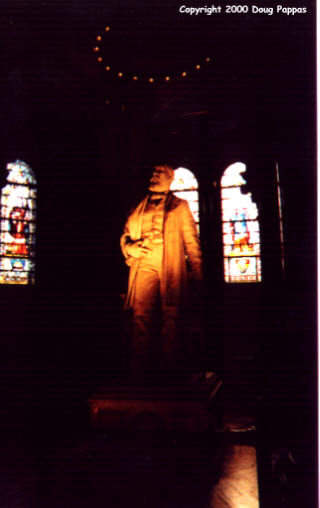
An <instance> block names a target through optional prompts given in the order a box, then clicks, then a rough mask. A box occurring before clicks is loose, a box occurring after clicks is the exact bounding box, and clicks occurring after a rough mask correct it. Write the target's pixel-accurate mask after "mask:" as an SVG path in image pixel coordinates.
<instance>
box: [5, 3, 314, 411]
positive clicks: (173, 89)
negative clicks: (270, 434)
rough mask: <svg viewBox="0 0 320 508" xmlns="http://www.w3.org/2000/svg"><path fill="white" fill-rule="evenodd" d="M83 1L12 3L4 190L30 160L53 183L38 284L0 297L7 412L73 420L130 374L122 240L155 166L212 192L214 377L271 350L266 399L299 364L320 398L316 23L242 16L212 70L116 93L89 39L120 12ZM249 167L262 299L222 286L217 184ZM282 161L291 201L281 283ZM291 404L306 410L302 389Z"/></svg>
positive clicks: (41, 235)
mask: <svg viewBox="0 0 320 508" xmlns="http://www.w3.org/2000/svg"><path fill="white" fill-rule="evenodd" d="M79 4H80V5H78V6H75V5H74V3H72V2H64V3H59V2H58V3H55V4H53V3H50V2H49V3H46V4H45V3H42V4H41V6H40V5H37V4H36V3H34V5H28V6H27V5H23V2H10V3H9V2H7V4H6V5H5V6H4V7H3V14H2V18H1V23H2V25H1V26H2V30H1V33H2V36H3V37H4V44H5V45H6V48H7V52H6V54H5V55H4V56H3V57H2V69H3V75H4V76H5V78H4V80H3V81H2V84H1V92H2V94H1V96H2V100H1V115H2V122H1V126H0V134H1V139H2V150H1V154H0V161H1V167H2V168H3V170H2V172H1V175H0V178H1V183H2V184H3V183H4V180H5V178H4V175H5V171H4V168H5V165H6V163H7V162H9V161H13V160H15V159H16V158H21V159H22V160H25V161H26V162H27V163H28V164H30V165H31V167H32V168H33V170H34V171H35V173H36V175H37V178H38V182H39V183H38V192H39V197H38V233H37V284H36V286H35V287H34V288H24V287H19V288H13V287H1V288H0V294H1V319H2V330H3V353H4V354H3V356H2V362H3V366H4V370H3V372H4V373H5V376H7V377H6V380H7V381H8V385H10V387H11V388H10V390H11V391H10V390H9V391H6V400H7V402H8V401H9V400H11V399H12V400H15V401H19V404H18V405H16V407H17V408H18V409H17V411H18V412H19V411H20V410H21V407H22V406H23V400H24V397H25V396H26V394H27V393H29V394H31V395H30V396H31V398H32V400H33V401H34V400H35V398H36V397H37V396H38V394H40V395H39V397H40V401H41V404H44V402H45V401H46V400H50V402H51V401H52V400H53V399H54V400H55V401H56V404H57V405H59V400H62V401H66V402H68V403H69V406H68V409H66V406H67V405H66V406H65V405H64V403H63V404H62V406H63V409H62V410H61V411H60V413H59V414H60V416H61V415H62V414H70V411H71V409H70V408H72V407H74V404H73V402H74V401H81V402H83V401H85V400H86V398H87V396H88V394H89V393H90V390H92V389H93V388H94V386H95V385H96V384H98V383H99V382H100V381H101V380H102V379H103V378H104V377H105V376H109V375H110V373H113V372H114V370H117V369H118V367H119V364H120V362H121V351H122V349H121V348H122V343H121V337H122V319H123V314H122V312H121V300H120V296H119V295H120V294H121V293H123V292H124V291H125V287H126V277H127V272H126V267H125V265H124V264H123V261H122V258H121V254H120V250H119V236H120V234H121V231H122V227H123V224H124V221H125V217H126V214H127V213H128V211H129V209H130V207H131V205H132V204H133V203H135V202H136V201H137V199H139V196H141V195H143V192H144V190H145V188H146V187H145V181H146V178H147V176H148V174H149V170H150V164H151V163H152V161H153V160H154V159H155V158H159V157H163V156H165V157H168V158H170V159H171V160H172V159H173V162H174V163H176V164H177V165H185V166H186V167H188V168H190V169H191V170H192V171H194V173H195V174H196V176H197V178H198V180H199V185H200V207H201V221H202V224H201V228H202V244H203V250H204V261H205V270H206V291H207V302H206V306H207V310H208V316H209V317H208V319H207V331H208V334H209V336H210V340H211V341H212V342H211V343H210V348H211V349H212V362H213V363H212V364H213V366H214V367H216V366H217V367H220V368H221V361H222V362H226V363H227V359H226V357H225V356H224V355H223V351H232V352H233V354H235V355H236V354H238V355H241V354H247V355H257V356H258V357H259V361H260V362H261V365H262V367H261V368H262V371H263V374H264V378H263V379H264V381H265V382H266V384H265V386H267V387H268V389H269V387H271V386H273V385H272V382H271V380H272V379H276V380H277V382H278V384H279V386H281V387H283V386H284V384H283V383H282V381H281V380H280V378H279V377H277V373H278V372H279V371H282V372H283V373H287V374H284V375H287V379H292V377H293V375H294V372H297V371H296V370H295V369H297V368H298V372H299V377H300V378H301V379H303V380H304V381H303V382H305V383H306V384H305V385H304V387H303V391H304V393H305V394H306V395H307V397H309V395H310V397H311V398H312V397H313V395H314V375H315V361H314V356H315V347H316V346H315V344H316V342H315V327H314V323H315V261H316V256H315V222H316V221H315V213H314V212H315V185H314V182H315V140H314V132H315V116H314V111H315V79H314V71H315V69H314V57H315V55H314V40H313V38H314V21H313V17H312V16H310V17H308V18H304V19H301V18H299V19H298V18H295V19H291V20H287V19H284V18H277V19H272V21H271V20H269V19H264V20H262V18H257V17H256V18H254V19H252V18H250V19H249V18H246V22H245V23H243V24H241V26H240V24H239V22H238V20H237V19H236V18H234V17H232V18H231V19H229V20H226V19H224V21H223V23H222V21H221V20H220V21H219V26H218V25H217V24H216V25H215V30H214V31H212V30H211V32H210V34H211V35H210V39H208V40H210V48H209V49H210V53H211V54H213V53H214V55H215V58H214V67H212V70H209V69H207V70H206V71H205V72H204V73H203V74H201V75H199V76H198V77H196V78H195V79H194V80H190V81H186V82H185V83H183V84H182V83H178V84H172V86H170V88H168V87H166V88H165V87H164V86H162V85H161V86H160V85H159V86H156V87H154V88H153V89H152V88H150V87H147V86H139V87H136V88H133V86H132V85H131V84H130V83H123V84H121V85H120V84H119V83H116V84H114V83H110V82H109V81H106V80H104V78H102V76H101V73H99V70H98V68H97V66H96V65H95V64H96V62H94V60H93V58H92V53H91V48H89V46H90V44H91V42H90V43H89V42H88V41H94V37H95V35H96V33H97V31H98V30H100V25H101V23H100V19H98V18H99V16H100V17H102V18H103V16H105V18H108V16H109V14H110V12H109V11H108V9H107V8H106V7H105V6H101V5H99V2H97V5H95V4H92V3H87V2H80V3H79ZM312 5H313V4H312V3H311V2H310V6H311V7H310V8H311V9H312ZM113 7H114V6H113ZM110 8H111V7H110ZM163 8H164V7H163V6H161V12H163ZM117 12H118V11H117ZM170 12H171V11H170ZM196 23H197V24H198V23H199V21H197V22H196ZM202 23H204V21H202ZM208 23H209V21H205V23H204V32H203V33H204V34H205V35H206V36H208V33H209V32H208V31H207V30H208ZM210 23H211V24H212V23H215V22H214V21H212V20H210ZM188 26H189V27H190V25H189V21H188ZM248 26H250V29H248ZM199 29H201V26H200V25H199ZM205 35H204V36H203V37H205ZM226 36H227V37H228V41H229V43H228V44H226V42H225V41H226ZM208 37H209V36H208ZM161 44H164V47H165V48H167V52H166V54H167V55H169V54H170V46H169V45H166V43H165V40H163V39H162V40H161ZM147 56H148V55H147ZM149 56H150V55H149ZM148 58H149V57H148ZM168 58H169V56H168ZM107 100H109V103H107ZM237 160H241V161H243V162H245V163H246V164H247V182H248V183H247V189H246V190H247V191H250V192H252V195H253V199H254V200H255V201H256V202H257V204H258V206H259V210H260V211H261V234H262V246H263V271H264V272H263V273H264V280H263V283H262V285H261V287H260V288H257V287H253V286H252V287H243V286H241V287H233V288H231V287H227V286H225V285H224V284H223V280H222V253H221V230H220V222H219V221H220V202H219V180H220V177H221V174H222V172H223V170H224V169H225V168H226V167H227V166H228V165H229V164H231V163H232V162H235V161H237ZM275 161H278V164H279V171H280V182H281V189H282V195H283V217H284V234H285V254H286V257H285V260H286V272H285V278H284V279H283V278H282V273H281V265H280V258H279V253H280V245H279V231H278V209H277V196H276V186H275ZM212 182H216V186H213V185H212ZM244 295H245V296H244ZM217 344H219V345H220V346H219V348H220V349H219V348H218V349H219V351H220V353H219V354H220V356H218V357H217V356H215V354H216V352H217ZM221 355H222V356H221ZM217 358H218V361H217ZM219 362H220V364H219ZM216 363H218V364H219V365H216ZM288 365H289V367H287V366H288ZM305 373H307V377H304V376H305ZM274 374H276V377H274ZM26 390H27V391H28V390H29V391H28V392H27V391H26ZM47 393H49V394H50V395H49V396H48V398H47V395H46V394H47ZM21 394H22V395H21ZM290 397H291V400H292V401H293V403H294V400H295V395H294V393H293V391H292V392H290ZM10 398H11V399H10ZM72 401H73V402H72ZM41 404H40V406H39V405H38V406H37V407H38V409H37V411H38V413H37V414H39V412H40V408H41V407H42V406H41ZM48 405H50V404H48ZM60 409H61V405H60ZM28 418H29V421H32V416H31V414H30V413H28V415H27V416H26V419H27V420H28Z"/></svg>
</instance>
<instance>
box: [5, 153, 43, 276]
mask: <svg viewBox="0 0 320 508" xmlns="http://www.w3.org/2000/svg"><path fill="white" fill-rule="evenodd" d="M7 170H8V175H7V184H6V185H5V187H3V189H2V191H1V212H0V213H1V221H0V235H1V236H0V240H1V241H0V284H34V271H35V261H34V257H35V232H36V225H35V219H36V183H37V182H36V179H35V176H34V174H33V171H32V169H31V168H30V166H28V164H26V163H25V162H22V161H19V160H16V161H15V162H12V163H10V164H7Z"/></svg>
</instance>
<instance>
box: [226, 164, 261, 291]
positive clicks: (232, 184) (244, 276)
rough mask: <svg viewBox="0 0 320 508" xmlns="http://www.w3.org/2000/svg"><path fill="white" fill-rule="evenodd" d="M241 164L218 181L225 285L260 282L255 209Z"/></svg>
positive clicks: (256, 211)
mask: <svg viewBox="0 0 320 508" xmlns="http://www.w3.org/2000/svg"><path fill="white" fill-rule="evenodd" d="M246 169H247V168H246V165H245V164H243V163H242V162H235V163H234V164H231V165H230V166H229V167H228V168H227V169H226V170H225V171H224V173H223V175H222V178H221V207H222V236H223V259H224V280H225V282H260V281H261V280H262V276H261V257H260V256H261V248H260V228H259V221H258V216H259V213H258V208H257V205H256V203H254V202H253V201H252V197H251V193H246V194H244V193H242V192H241V187H242V186H243V185H245V184H246V181H245V179H244V178H243V176H242V175H241V173H244V172H245V171H246Z"/></svg>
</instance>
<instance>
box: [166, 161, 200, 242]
mask: <svg viewBox="0 0 320 508" xmlns="http://www.w3.org/2000/svg"><path fill="white" fill-rule="evenodd" d="M198 187H199V186H198V181H197V179H196V177H195V176H194V174H193V173H192V171H190V170H189V169H186V168H177V169H176V170H175V172H174V180H173V182H172V184H171V186H170V190H172V191H173V193H174V194H175V195H176V196H177V197H178V198H181V199H185V200H186V201H188V203H189V207H190V210H191V213H192V215H193V218H194V220H195V223H196V225H197V229H198V232H199V229H200V225H199V222H200V220H199V192H198Z"/></svg>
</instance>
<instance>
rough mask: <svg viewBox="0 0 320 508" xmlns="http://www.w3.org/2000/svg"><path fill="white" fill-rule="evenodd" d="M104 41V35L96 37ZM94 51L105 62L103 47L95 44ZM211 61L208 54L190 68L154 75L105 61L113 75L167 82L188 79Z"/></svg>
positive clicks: (98, 58) (107, 68)
mask: <svg viewBox="0 0 320 508" xmlns="http://www.w3.org/2000/svg"><path fill="white" fill-rule="evenodd" d="M110 30H111V27H110V26H106V27H105V32H106V33H108V32H110ZM101 41H102V35H97V37H96V43H99V42H101ZM93 51H94V53H96V54H97V61H98V62H99V63H104V58H103V55H102V53H101V48H100V46H98V45H96V46H94V48H93ZM210 62H211V57H209V56H207V57H205V58H202V59H201V60H200V61H198V63H196V64H193V65H190V67H189V68H188V69H184V70H180V71H177V72H176V73H171V74H164V75H163V76H161V77H160V76H154V75H151V73H143V74H140V75H139V74H138V73H132V72H131V73H128V74H126V73H125V72H123V71H124V69H122V68H121V66H119V68H117V69H112V68H111V66H110V65H108V62H106V63H104V70H105V71H106V72H108V73H109V74H110V75H112V76H113V77H114V78H116V79H117V78H120V79H121V78H127V79H128V78H129V80H130V81H136V82H137V81H144V82H148V83H155V82H158V83H159V82H166V83H169V82H170V81H172V80H177V79H181V78H183V79H186V78H188V77H190V76H191V75H192V71H200V70H201V69H202V64H203V65H206V64H210Z"/></svg>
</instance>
